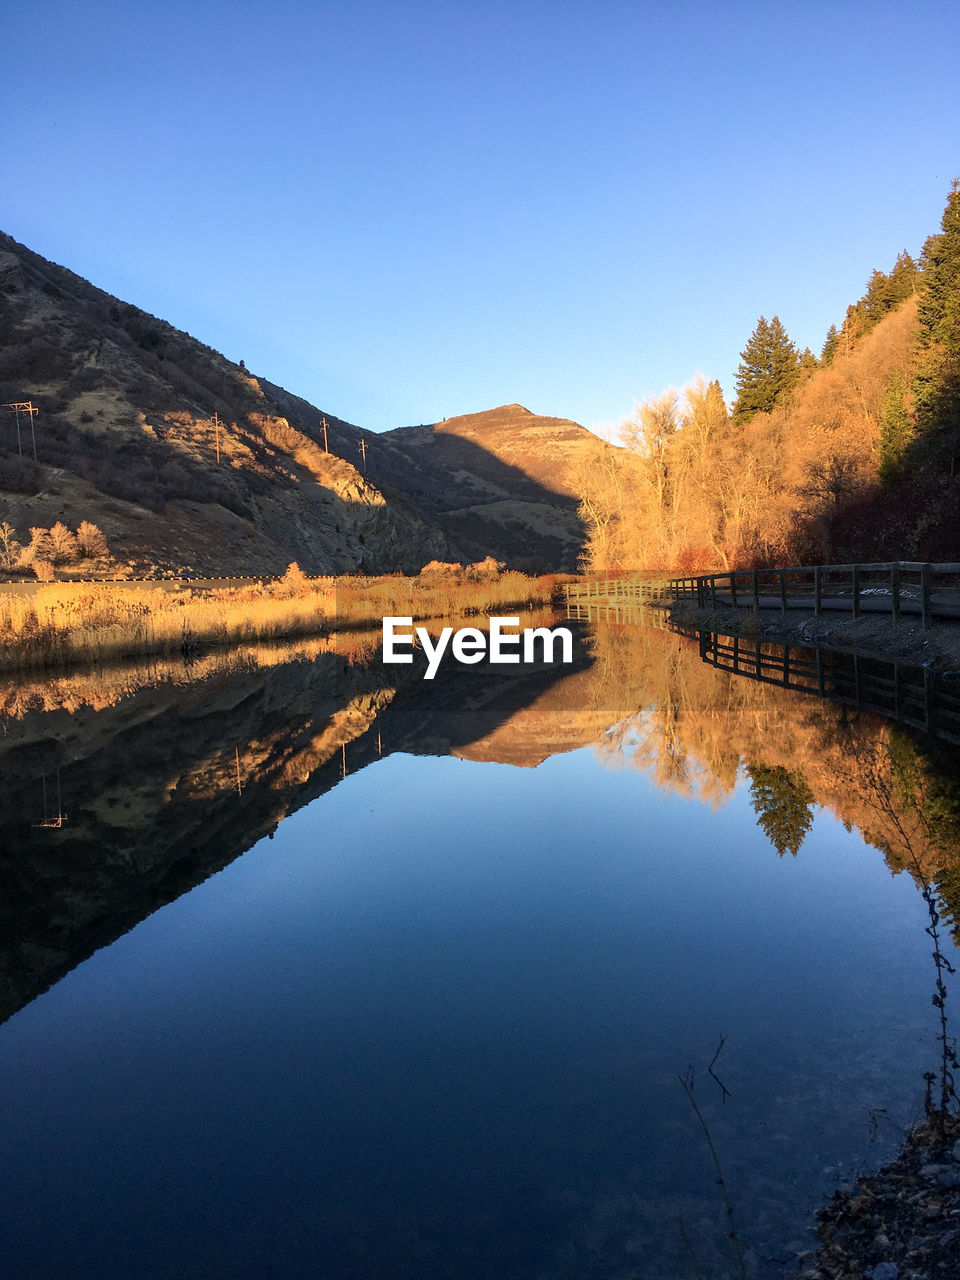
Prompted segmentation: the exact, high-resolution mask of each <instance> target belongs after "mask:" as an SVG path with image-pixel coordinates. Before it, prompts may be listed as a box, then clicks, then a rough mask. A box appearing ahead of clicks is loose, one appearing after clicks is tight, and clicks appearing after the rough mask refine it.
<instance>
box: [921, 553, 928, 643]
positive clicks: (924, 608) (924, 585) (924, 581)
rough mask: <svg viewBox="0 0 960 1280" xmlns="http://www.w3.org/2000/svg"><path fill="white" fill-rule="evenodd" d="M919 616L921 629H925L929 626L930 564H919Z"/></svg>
mask: <svg viewBox="0 0 960 1280" xmlns="http://www.w3.org/2000/svg"><path fill="white" fill-rule="evenodd" d="M920 616H921V618H922V619H923V629H924V631H926V630H927V629H928V628H929V626H930V566H929V565H928V564H922V565H921V566H920Z"/></svg>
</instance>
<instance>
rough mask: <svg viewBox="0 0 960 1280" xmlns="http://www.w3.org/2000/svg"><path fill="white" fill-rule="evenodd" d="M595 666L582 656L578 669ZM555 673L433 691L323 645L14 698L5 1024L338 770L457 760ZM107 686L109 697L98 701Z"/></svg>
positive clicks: (0, 740)
mask: <svg viewBox="0 0 960 1280" xmlns="http://www.w3.org/2000/svg"><path fill="white" fill-rule="evenodd" d="M304 650H306V651H304ZM588 662H589V659H588V657H587V656H586V655H585V654H584V653H581V655H580V657H579V659H578V661H577V663H576V665H575V668H574V671H576V670H578V669H582V668H584V667H585V666H586V665H587V664H588ZM501 670H502V669H501ZM506 670H508V671H509V670H510V669H509V668H507V669H506ZM560 670H561V669H560V668H559V667H553V668H547V667H544V668H540V669H531V668H526V669H524V670H522V671H521V670H517V671H515V672H513V673H512V674H507V675H502V674H500V673H499V672H497V673H494V672H493V670H492V669H491V668H490V667H489V666H480V667H466V668H465V667H458V666H457V665H456V664H447V665H446V666H445V667H443V668H442V669H441V673H440V674H439V675H438V677H437V678H436V679H435V680H433V681H431V682H430V683H427V682H425V681H424V680H423V679H422V678H421V676H422V671H421V669H420V668H419V666H415V667H406V666H391V667H389V668H387V667H384V666H383V665H382V664H381V663H379V662H376V661H373V662H357V661H351V660H349V658H348V657H347V656H343V655H342V654H341V653H339V652H337V651H336V648H335V647H334V646H327V645H323V644H320V645H314V646H313V647H312V652H311V651H310V646H305V647H303V648H302V649H301V650H298V651H295V652H294V653H293V654H291V655H290V657H289V660H287V661H278V660H277V655H276V654H273V655H268V658H267V660H266V661H265V660H264V657H263V655H261V656H260V659H259V660H258V661H256V662H253V661H250V660H249V659H248V660H246V661H244V660H240V661H233V662H228V661H225V660H220V661H214V662H209V663H207V664H206V665H205V667H204V668H203V669H202V670H201V671H199V672H198V673H197V674H196V675H191V674H190V673H185V672H184V671H183V670H181V671H180V672H179V673H177V672H176V671H173V672H171V671H170V670H165V671H162V672H157V671H154V672H150V671H146V672H144V671H143V670H140V669H129V670H127V671H125V672H109V673H104V675H103V676H97V677H92V678H90V677H88V678H87V683H86V684H84V681H83V678H82V677H79V678H77V677H75V678H73V679H72V680H60V681H53V682H50V685H49V686H48V687H45V688H41V687H36V688H34V689H33V690H30V691H28V692H26V693H25V692H24V690H23V688H20V689H13V688H8V689H7V690H5V691H4V694H3V697H2V702H0V705H2V706H4V708H5V709H6V711H7V713H8V714H7V716H6V717H5V718H4V722H3V723H4V730H5V732H4V734H3V736H2V737H0V806H2V807H0V812H2V813H3V815H4V818H3V833H2V834H3V839H2V841H0V849H2V852H0V877H2V884H3V896H2V903H3V905H2V907H0V1017H2V1018H6V1017H9V1015H10V1014H11V1013H13V1012H14V1011H15V1010H16V1009H18V1008H19V1007H21V1006H22V1005H23V1004H25V1003H27V1002H28V1001H29V1000H31V999H33V998H34V996H36V995H37V994H38V993H39V992H41V991H43V990H44V989H46V987H48V986H49V985H50V984H51V983H52V982H54V981H56V980H57V979H58V978H59V977H61V976H62V975H63V974H64V973H66V972H67V971H68V970H69V969H71V968H72V967H73V966H74V965H76V964H77V963H78V962H79V961H80V960H82V959H84V958H85V957H86V956H87V955H89V954H91V953H92V952H93V951H94V950H96V949H97V948H98V947H101V946H103V945H105V944H106V943H108V942H110V941H112V940H113V939H114V938H116V937H118V936H119V935H120V934H122V933H124V932H126V930H127V929H129V928H131V927H132V926H133V925H134V924H135V923H136V922H137V921H138V920H140V919H142V918H144V917H145V916H146V915H149V914H150V913H151V912H152V911H155V910H156V909H157V908H158V907H160V906H162V905H163V904H164V903H166V902H169V901H171V900H172V899H174V898H175V897H177V896H179V895H180V894H181V893H183V892H185V891H186V890H188V889H190V888H192V887H193V886H194V885H196V884H198V883H200V882H201V881H202V880H204V879H206V878H207V877H208V876H209V875H211V874H212V873H214V872H215V871H218V870H219V869H220V868H222V867H224V866H226V865H227V864H228V863H229V862H231V861H232V860H233V859H234V858H236V857H237V856H239V855H240V854H241V853H243V852H244V851H245V850H247V849H249V848H250V847H251V846H252V845H253V844H255V843H256V842H257V841H258V840H259V839H261V838H262V837H263V836H265V835H268V834H270V833H271V832H272V831H273V830H274V829H275V827H276V825H277V823H278V822H280V821H281V820H282V819H283V818H285V817H287V816H288V815H289V814H291V813H293V812H295V811H296V810H297V809H299V808H301V807H302V806H303V805H305V804H307V803H308V802H309V801H311V800H313V799H315V798H316V797H317V796H319V795H322V794H323V793H324V792H326V791H329V790H330V789H331V788H332V787H334V786H335V785H336V784H337V783H338V782H339V781H340V779H341V778H342V777H343V775H344V772H345V771H346V772H353V771H356V770H358V769H361V768H363V767H364V766H366V765H368V764H370V763H371V762H372V761H374V760H376V759H377V758H378V757H379V756H380V755H381V754H384V755H386V754H389V753H392V752H395V751H402V752H408V753H416V754H431V755H446V754H450V753H452V752H461V753H462V752H463V751H464V750H465V748H467V747H468V746H469V744H470V743H472V742H474V741H476V740H478V739H484V738H485V737H486V736H487V735H489V734H491V733H493V732H495V731H496V729H497V728H498V726H500V725H501V724H503V723H504V722H507V721H509V720H511V718H513V717H514V716H516V715H517V713H518V712H520V711H521V710H522V708H523V707H524V706H525V705H526V704H527V703H529V702H530V701H533V700H536V698H537V697H538V696H539V695H541V694H542V693H543V692H544V691H545V690H546V689H548V688H549V686H550V685H551V684H553V683H554V682H555V681H556V680H557V679H558V676H559V672H560ZM563 670H564V671H566V672H569V671H570V668H569V667H566V668H563ZM156 675H160V676H162V677H164V678H163V679H162V680H161V681H160V682H159V683H157V682H155V681H154V680H153V679H152V677H153V676H156ZM574 678H575V676H574ZM111 682H112V684H113V686H114V688H115V691H116V696H115V699H114V700H113V701H112V702H110V701H109V699H104V698H103V697H102V695H101V694H100V692H99V690H100V689H101V686H102V685H103V684H104V683H108V684H109V683H111ZM105 700H106V701H108V703H109V705H106V706H103V705H98V704H101V703H102V702H103V701H105ZM38 704H39V705H38ZM91 704H93V705H91ZM31 706H33V707H34V709H30V708H31ZM11 711H15V712H16V714H9V713H10V712H11ZM576 745H580V744H579V742H578V743H577V744H576ZM554 746H556V744H554Z"/></svg>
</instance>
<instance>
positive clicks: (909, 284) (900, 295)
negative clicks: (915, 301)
mask: <svg viewBox="0 0 960 1280" xmlns="http://www.w3.org/2000/svg"><path fill="white" fill-rule="evenodd" d="M919 279H920V268H919V266H918V265H917V263H916V262H915V261H914V260H913V258H911V257H910V255H909V253H907V251H906V249H904V250H903V252H902V253H899V254H897V260H896V262H895V263H894V265H893V270H892V271H891V272H890V289H891V295H892V297H893V302H894V305H895V306H899V304H900V303H901V302H903V301H904V299H905V298H909V297H910V295H911V294H912V293H916V291H917V283H918V282H919Z"/></svg>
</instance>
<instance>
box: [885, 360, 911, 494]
mask: <svg viewBox="0 0 960 1280" xmlns="http://www.w3.org/2000/svg"><path fill="white" fill-rule="evenodd" d="M906 394H907V388H906V384H905V383H904V381H903V378H902V377H901V375H900V374H899V373H894V375H893V377H892V378H891V379H890V383H889V386H888V387H887V394H886V396H885V397H884V401H883V408H882V410H881V412H880V442H879V446H878V449H879V454H880V479H881V480H882V481H883V482H884V484H888V483H889V482H890V481H891V480H894V479H896V477H897V476H898V475H899V474H900V473H901V471H902V470H903V460H904V456H905V454H906V452H907V447H908V446H909V444H910V442H911V440H912V439H913V422H912V421H911V419H910V414H909V412H908V411H907V407H906V405H905V404H904V397H905V396H906Z"/></svg>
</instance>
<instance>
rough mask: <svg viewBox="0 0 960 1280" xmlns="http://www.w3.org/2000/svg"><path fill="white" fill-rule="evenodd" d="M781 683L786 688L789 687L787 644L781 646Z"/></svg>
mask: <svg viewBox="0 0 960 1280" xmlns="http://www.w3.org/2000/svg"><path fill="white" fill-rule="evenodd" d="M783 683H784V685H785V686H786V687H787V688H789V687H790V646H789V645H788V644H785V645H784V646H783Z"/></svg>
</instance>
